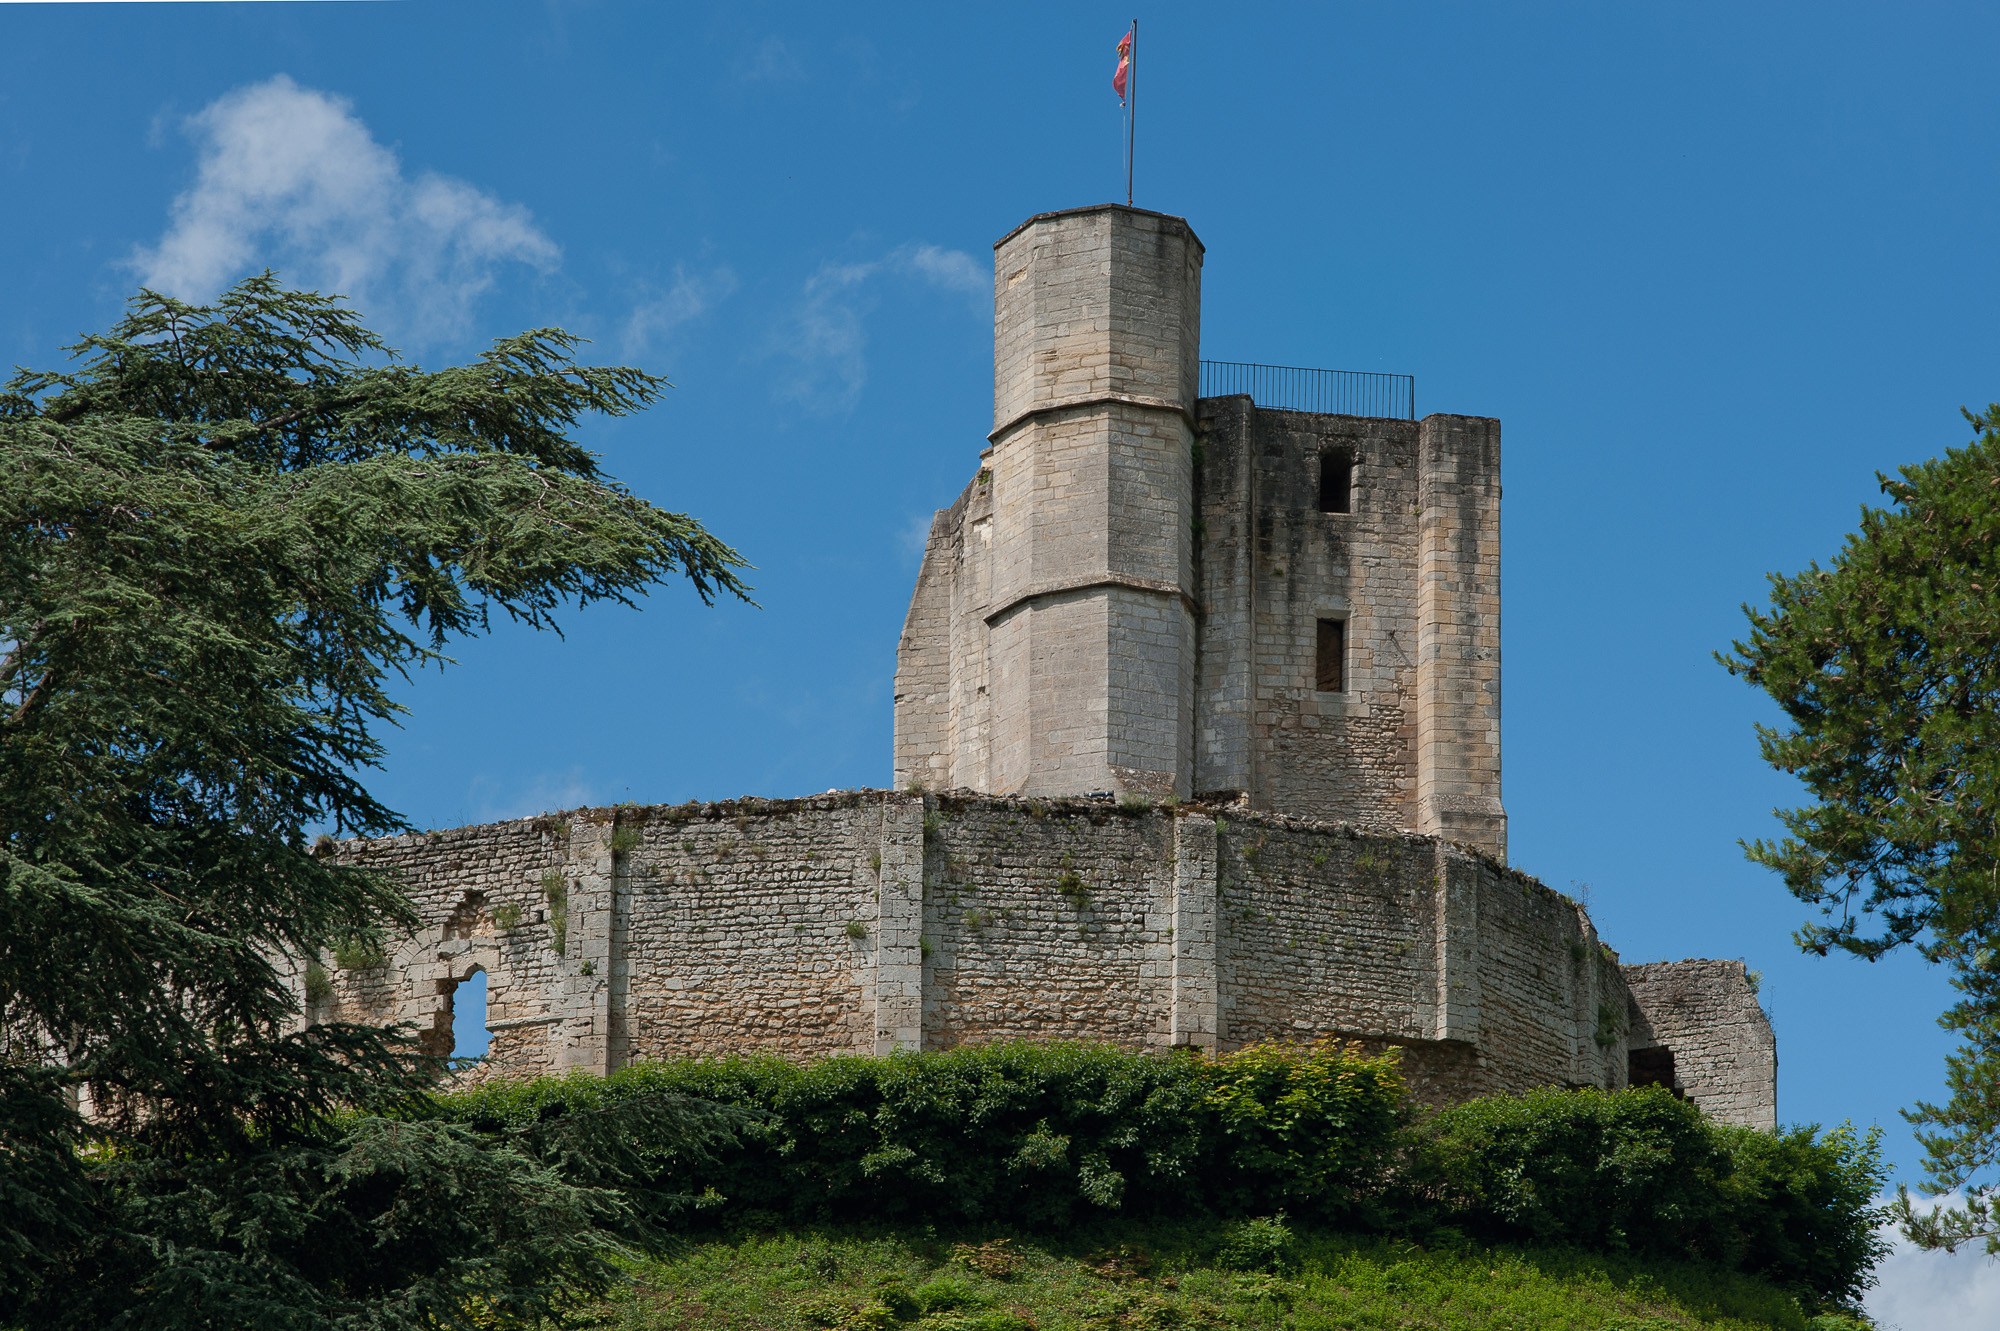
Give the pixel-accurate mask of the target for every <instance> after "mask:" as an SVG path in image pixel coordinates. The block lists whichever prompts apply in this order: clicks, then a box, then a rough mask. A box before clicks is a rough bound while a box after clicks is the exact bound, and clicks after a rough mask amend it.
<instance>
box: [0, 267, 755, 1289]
mask: <svg viewBox="0 0 2000 1331" xmlns="http://www.w3.org/2000/svg"><path fill="white" fill-rule="evenodd" d="M577 345H578V340H577V339H575V338H572V337H570V336H569V335H567V334H565V333H563V332H561V331H560V330H553V329H541V330H535V331H531V332H526V333H522V334H520V335H519V336H516V337H511V338H507V339H504V340H502V341H500V342H498V343H496V344H495V345H494V346H493V348H492V349H491V350H490V351H488V352H487V353H486V354H485V355H483V356H481V357H480V358H479V359H478V360H477V361H475V362H474V363H472V364H469V365H464V366H459V367H455V368H451V369H446V370H442V371H437V372H425V371H422V370H420V369H417V368H415V367H413V366H410V365H408V364H406V363H404V362H403V361H401V360H400V359H399V358H398V357H397V356H396V355H395V354H394V353H393V352H391V351H390V350H389V349H388V348H387V347H386V346H384V344H383V343H382V342H381V341H380V340H378V339H377V338H376V337H375V336H374V335H373V334H371V333H369V332H368V331H367V330H366V329H365V328H363V327H362V326H361V324H360V323H359V322H358V320H357V319H356V317H355V316H354V314H353V313H352V312H350V311H348V310H347V309H345V308H343V307H342V306H341V305H340V304H338V303H337V302H336V301H335V300H333V299H330V298H327V297H322V296H319V295H316V294H311V293H304V292H297V291H291V290H288V289H286V288H284V287H282V286H281V285H280V284H279V283H278V282H277V281H276V280H275V279H274V278H273V277H272V276H271V275H270V274H268V273H267V274H265V275H263V276H261V277H257V278H253V279H250V280H248V281H245V282H243V283H241V284H240V285H238V286H237V287H235V288H233V289H232V290H230V291H229V292H227V293H226V294H225V295H224V296H223V297H221V299H220V300H219V302H218V303H217V304H216V305H214V306H195V305H189V304H184V303H182V302H179V301H175V300H171V299H168V298H166V297H163V296H159V295H155V294H153V293H150V292H148V293H142V294H141V295H140V297H139V298H137V299H136V300H135V301H133V302H132V304H131V306H130V309H129V311H128V313H127V315H126V317H125V318H124V319H123V320H122V321H120V322H119V323H118V324H117V326H116V327H114V328H113V329H112V330H111V331H109V332H108V333H105V334H103V335H101V336H93V337H88V338H86V339H84V340H83V341H82V342H81V343H79V344H78V345H76V346H75V347H72V348H70V349H69V350H70V351H71V352H72V353H73V355H74V364H73V368H72V370H71V371H70V372H66V373H58V372H43V371H21V372H18V373H17V374H16V375H15V376H14V377H13V379H12V380H11V381H10V382H9V383H8V384H7V386H6V388H5V390H4V392H0V1325H14V1324H22V1325H34V1326H38V1327H39V1326H79V1327H82V1326H89V1327H108V1326H120V1327H125V1326H130V1327H197V1326H201V1327H238V1326H253V1325H254V1326H259V1327H286V1328H289V1327H297V1328H320V1327H363V1326H366V1327H370V1328H392V1327H434V1326H436V1327H443V1326H461V1325H470V1324H472V1321H473V1320H474V1319H483V1320H482V1324H485V1325H494V1324H511V1323H517V1322H518V1323H526V1322H532V1321H534V1320H535V1319H537V1318H543V1317H554V1316H559V1315H560V1314H561V1313H562V1312H563V1310H564V1309H566V1308H569V1307H572V1306H574V1305H575V1304H576V1302H577V1301H578V1300H580V1299H583V1298H586V1297H589V1296H590V1295H591V1294H593V1293H594V1292H595V1291H598V1290H601V1289H603V1288H604V1287H605V1286H606V1284H607V1282H608V1281H609V1280H610V1279H611V1278H612V1276H613V1268H612V1267H611V1266H610V1265H609V1264H608V1261H607V1258H608V1256H609V1255H610V1253H611V1251H612V1248H613V1246H614V1245H615V1244H616V1243H617V1242H618V1241H620V1240H621V1239H625V1240H629V1239H633V1238H641V1239H643V1238H644V1237H646V1236H647V1235H648V1234H649V1233H651V1232H654V1231H653V1229H652V1226H653V1225H654V1224H655V1223H656V1222H657V1221H658V1220H659V1219H660V1218H661V1213H660V1210H659V1206H658V1204H657V1202H658V1199H655V1204H653V1205H651V1206H649V1207H646V1208H640V1207H636V1206H635V1205H634V1204H632V1203H631V1202H629V1201H628V1200H627V1199H626V1198H625V1197H624V1196H623V1195H622V1194H621V1193H620V1191H619V1190H618V1185H619V1184H621V1183H622V1182H627V1181H631V1180H633V1179H635V1178H639V1177H642V1176H646V1175H647V1174H648V1173H649V1171H652V1170H655V1169H656V1168H657V1167H658V1165H659V1162H660V1160H661V1159H663V1158H665V1157H666V1156H667V1155H669V1154H671V1153H672V1152H673V1151H676V1150H683V1151H689V1150H691V1151H695V1152H699V1151H700V1150H701V1149H702V1144H703V1143H704V1142H705V1141H712V1140H714V1139H715V1136H716V1134H717V1133H718V1132H720V1131H722V1130H724V1129H725V1128H726V1126H727V1124H726V1121H725V1120H724V1119H723V1118H722V1117H720V1116H719V1114H718V1112H716V1111H711V1110H706V1109H704V1108H703V1107H702V1106H701V1105H700V1104H699V1103H697V1102H688V1101H684V1100H676V1099H672V1098H668V1099H667V1100H661V1101H655V1102H653V1103H651V1104H649V1105H647V1106H644V1107H642V1108H641V1109H640V1110H639V1111H637V1112H636V1113H631V1112H625V1111H621V1112H623V1113H624V1119H623V1120H621V1122H620V1123H619V1124H618V1125H617V1130H616V1131H612V1130H610V1128H609V1125H607V1124H606V1123H604V1122H593V1121H589V1119H588V1116H584V1117H580V1118H579V1119H578V1120H576V1121H575V1122H573V1123H556V1124H546V1125H540V1126H538V1127H537V1129H536V1130H535V1131H534V1132H531V1133H522V1132H518V1131H517V1132H513V1133H505V1132H502V1131H501V1130H500V1129H499V1128H498V1127H497V1125H495V1126H493V1130H491V1131H485V1132H482V1131H479V1130H476V1129H475V1128H473V1127H466V1126H454V1125H447V1124H444V1123H442V1122H439V1121H436V1120H433V1119H429V1118H426V1117H425V1116H424V1115H423V1114H422V1113H420V1112H413V1111H417V1110H420V1109H421V1108H422V1106H423V1104H424V1103H425V1100H424V1096H425V1092H426V1090H427V1089H428V1088H429V1087H431V1086H433V1085H434V1084H435V1083H436V1081H437V1079H438V1077H439V1076H440V1074H441V1071H442V1069H441V1068H440V1066H439V1065H438V1064H437V1063H436V1062H435V1061H434V1060H430V1059H427V1058H425V1057H424V1056H423V1055H422V1054H421V1053H420V1051H419V1049H418V1047H417V1046H416V1044H415V1043H414V1042H413V1040H412V1039H411V1038H410V1033H409V1032H407V1031H395V1030H382V1029H376V1028H369V1027H364V1026H357V1025H349V1024H339V1023H330V1024H322V1025H316V1026H310V1027H303V1028H302V1027H301V1026H300V1015H301V1014H300V1009H299V1004H298V1003H297V1002H296V1001H295V999H294V997H293V993H294V988H295V985H294V980H295V977H296V976H297V974H298V971H299V969H300V968H301V967H302V966H303V965H304V964H305V963H306V962H307V961H308V960H309V959H311V958H314V957H316V956H318V955H320V954H321V953H323V952H324V951H325V950H326V949H329V948H330V947H332V946H335V945H336V944H338V943H340V942H342V941H345V940H354V939H359V940H363V941H364V942H379V941H380V940H382V939H384V938H385V937H388V936H392V935H395V934H397V933H400V932H404V931H407V930H409V929H411V928H413V927H414V925H415V923H416V921H415V919H414V918H413V916H412V913H411V909H410V906H409V904H408V902H407V900H406V899H405V897H404V896H403V894H402V892H401V891H400V889H399V888H398V886H397V884H396V883H395V882H393V881H390V880H388V879H386V878H384V877H383V876H381V875H379V874H375V873H371V872H367V871H363V870H360V869H356V868H351V867H344V866H342V865H340V864H338V863H336V862H334V860H333V859H331V858H329V857H325V856H322V855H319V854H315V853H314V850H313V848H312V847H311V846H309V845H308V844H307V842H306V839H305V835H304V829H306V828H308V827H315V826H320V827H328V828H332V829H334V830H335V831H337V832H340V833H352V834H383V833H389V832H394V831H397V830H400V829H403V828H404V827H405V826H406V824H405V823H404V822H403V820H402V819H400V818H399V817H398V816H397V815H396V814H395V813H394V812H393V811H392V810H390V809H388V808H386V807H384V806H383V805H382V804H381V803H380V802H379V801H378V800H376V799H375V798H374V797H373V796H372V795H370V794H369V792H368V790H367V789H366V788H365V786H364V785H363V784H362V782H361V781H360V779H359V778H358V776H357V773H360V772H364V771H365V770H366V769H367V768H369V767H371V766H374V765H376V764H377V763H378V761H379V759H380V758H381V756H382V752H383V750H382V745H381V742H380V740H379V739H378V738H377V731H378V729H379V726H380V724H381V723H382V722H385V721H389V720H391V719H392V718H393V717H394V715H395V714H396V712H397V711H398V710H399V709H398V707H397V705H396V704H395V703H394V702H393V701H392V700H391V697H390V695H389V692H388V688H389V686H390V684H392V683H393V682H394V680H395V679H396V678H401V677H406V676H407V675H408V674H409V673H410V672H411V671H412V670H414V669H416V668H420V667H422V666H425V665H429V664H440V665H441V664H443V663H444V661H445V658H444V657H443V655H442V651H443V649H444V647H445V646H446V644H447V643H448V641H450V640H451V639H453V638H457V637H463V636H465V635H470V634H477V633H480V632H482V631H484V630H485V629H486V628H487V627H488V624H489V616H490V615H491V614H492V613H493V611H494V610H495V609H496V608H497V609H498V610H501V611H504V612H505V613H506V614H507V615H508V616H511V617H512V618H513V619H515V620H518V621H520V622H523V623H526V624H529V625H532V626H533V627H535V628H538V629H541V628H554V627H555V619H554V615H555V612H556V611H557V610H559V609H560V608H562V607H563V606H565V605H571V604H573V605H577V606H581V605H585V604H588V603H590V602H592V601H596V600H605V599H609V600H613V601H618V602H625V603H630V601H631V598H633V597H635V596H637V595H639V594H641V593H642V592H644V591H645V590H646V589H647V588H648V587H650V586H651V585H653V584H655V583H659V582H663V581H666V580H669V579H673V578H676V577H679V578H685V579H687V580H688V581H689V582H690V583H691V584H692V586H693V588H694V590H695V591H696V593H697V594H698V595H700V596H701V598H702V599H703V601H704V602H712V600H713V599H714V598H715V597H716V596H718V595H722V596H734V597H745V596H746V593H747V589H746V587H745V586H744V585H743V583H742V582H741V581H740V579H739V577H738V570H740V569H742V568H744V567H746V565H745V564H744V562H743V560H742V559H741V558H740V557H739V556H738V555H737V554H736V552H735V551H734V550H732V549H730V548H729V547H728V546H727V545H725V544H723V543H722V542H721V541H719V540H717V539H716V538H715V537H714V536H712V535H711V534H710V533H709V532H707V531H706V530H704V529H703V527H702V526H701V524H700V523H698V522H696V521H695V520H694V519H692V518H689V517H686V516H683V515H681V514H676V513H668V512H664V511H662V510H660V509H657V508H654V507H653V506H651V505H650V504H647V503H646V502H644V501H643V500H641V499H638V498H636V497H635V496H633V495H632V494H630V493H628V492H627V491H625V490H624V489H622V488H621V487H620V486H618V485H617V484H616V482H614V481H613V480H611V479H610V478H609V477H607V476H605V475H603V474H602V473H601V472H600V471H599V469H598V467H597V465H596V462H595V460H594V458H593V456H592V455H591V454H590V453H588V452H586V451H585V450H584V449H583V448H582V447H581V446H579V445H578V444H577V443H576V442H575V441H574V440H573V439H572V437H571V435H572V434H573V433H574V427H575V426H576V425H577V423H578V422H579V421H580V420H582V419H583V418H584V417H585V416H587V415H590V414H593V413H594V414H601V415H608V416H623V415H627V414H629V413H632V412H635V411H638V410H640V409H642V408H644V407H645V406H646V405H647V404H648V403H650V402H652V401H653V400H654V399H655V398H656V397H657V396H658V394H659V392H660V390H661V389H662V388H663V387H664V382H663V381H662V380H660V379H657V378H655V377H653V376H651V375H648V374H645V373H643V372H641V371H639V370H636V369H629V368H600V367H590V366H584V365H580V364H578V363H577V361H576V359H575V356H574V353H575V351H576V349H577Z"/></svg>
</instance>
